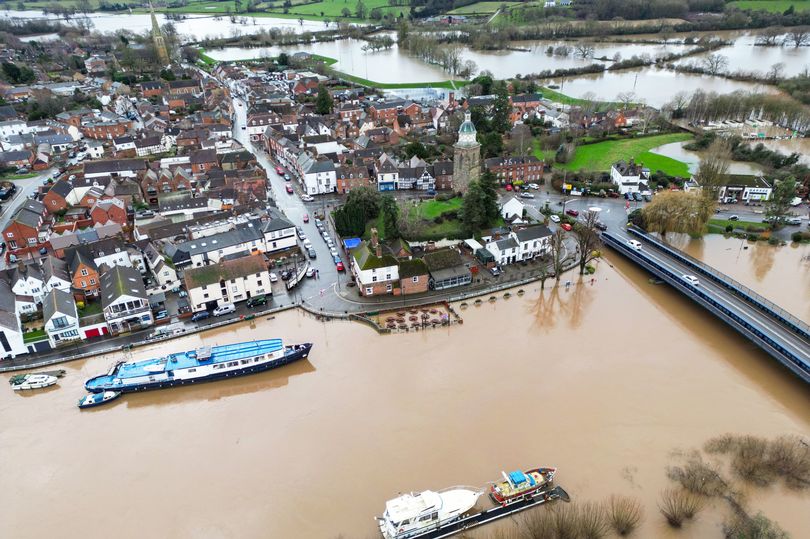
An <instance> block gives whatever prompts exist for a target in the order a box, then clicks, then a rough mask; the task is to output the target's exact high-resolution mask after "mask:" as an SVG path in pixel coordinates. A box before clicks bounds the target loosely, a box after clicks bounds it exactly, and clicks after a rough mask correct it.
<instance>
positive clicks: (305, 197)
mask: <svg viewBox="0 0 810 539" xmlns="http://www.w3.org/2000/svg"><path fill="white" fill-rule="evenodd" d="M301 200H303V201H304V202H312V201H313V200H315V198H314V197H313V196H312V195H301Z"/></svg>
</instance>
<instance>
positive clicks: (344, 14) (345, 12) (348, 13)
mask: <svg viewBox="0 0 810 539" xmlns="http://www.w3.org/2000/svg"><path fill="white" fill-rule="evenodd" d="M340 15H341V16H342V17H343V18H344V19H348V18H349V17H351V16H352V12H351V10H350V9H349V8H347V7H344V8H343V9H341V10H340Z"/></svg>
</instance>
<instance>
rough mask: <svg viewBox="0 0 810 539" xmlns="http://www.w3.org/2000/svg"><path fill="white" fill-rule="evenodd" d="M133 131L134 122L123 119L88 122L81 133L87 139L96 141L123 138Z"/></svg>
mask: <svg viewBox="0 0 810 539" xmlns="http://www.w3.org/2000/svg"><path fill="white" fill-rule="evenodd" d="M130 129H132V121H130V120H126V119H123V118H121V119H120V120H115V121H113V120H110V121H99V122H88V123H86V124H84V125H82V127H81V132H82V134H83V135H84V136H85V138H92V139H96V140H102V139H107V140H112V139H113V138H115V137H122V136H124V135H126V134H127V133H128V132H129V130H130Z"/></svg>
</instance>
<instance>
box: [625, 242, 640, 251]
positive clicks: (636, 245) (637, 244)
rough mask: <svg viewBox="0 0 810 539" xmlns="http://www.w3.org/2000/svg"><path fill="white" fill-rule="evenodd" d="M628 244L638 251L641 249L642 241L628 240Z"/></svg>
mask: <svg viewBox="0 0 810 539" xmlns="http://www.w3.org/2000/svg"><path fill="white" fill-rule="evenodd" d="M627 245H629V246H630V247H632V248H633V249H635V250H636V251H640V250H641V242H640V241H638V240H627Z"/></svg>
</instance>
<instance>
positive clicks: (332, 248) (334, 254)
mask: <svg viewBox="0 0 810 539" xmlns="http://www.w3.org/2000/svg"><path fill="white" fill-rule="evenodd" d="M329 254H330V255H332V256H338V251H337V249H335V248H334V247H330V248H329Z"/></svg>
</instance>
